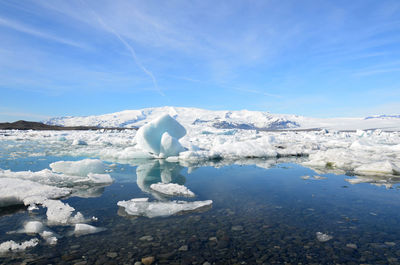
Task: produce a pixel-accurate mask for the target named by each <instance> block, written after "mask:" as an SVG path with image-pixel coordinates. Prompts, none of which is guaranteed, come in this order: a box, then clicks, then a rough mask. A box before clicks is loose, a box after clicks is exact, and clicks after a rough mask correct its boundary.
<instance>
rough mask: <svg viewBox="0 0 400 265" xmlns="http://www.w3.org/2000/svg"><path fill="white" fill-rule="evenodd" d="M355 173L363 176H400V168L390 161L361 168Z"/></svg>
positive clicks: (355, 170)
mask: <svg viewBox="0 0 400 265" xmlns="http://www.w3.org/2000/svg"><path fill="white" fill-rule="evenodd" d="M354 172H355V173H356V174H361V175H400V168H398V167H397V166H396V165H395V164H393V163H392V162H390V161H381V162H375V163H369V164H365V165H362V166H359V167H357V168H356V169H354Z"/></svg>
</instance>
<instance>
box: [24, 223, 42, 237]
mask: <svg viewBox="0 0 400 265" xmlns="http://www.w3.org/2000/svg"><path fill="white" fill-rule="evenodd" d="M43 228H44V226H43V224H42V222H39V221H29V222H27V223H26V224H25V225H24V229H23V232H24V233H27V234H39V233H41V232H42V231H43Z"/></svg>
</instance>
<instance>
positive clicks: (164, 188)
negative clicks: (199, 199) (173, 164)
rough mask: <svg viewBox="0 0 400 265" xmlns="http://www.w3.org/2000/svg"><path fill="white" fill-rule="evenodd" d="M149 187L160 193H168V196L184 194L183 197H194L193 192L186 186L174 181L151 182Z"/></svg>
mask: <svg viewBox="0 0 400 265" xmlns="http://www.w3.org/2000/svg"><path fill="white" fill-rule="evenodd" d="M150 188H151V189H152V190H155V191H157V192H160V193H162V194H166V195H170V196H185V197H194V196H195V195H194V193H193V192H192V191H191V190H189V189H188V188H187V187H185V186H183V185H179V184H175V183H161V182H159V183H155V184H151V185H150Z"/></svg>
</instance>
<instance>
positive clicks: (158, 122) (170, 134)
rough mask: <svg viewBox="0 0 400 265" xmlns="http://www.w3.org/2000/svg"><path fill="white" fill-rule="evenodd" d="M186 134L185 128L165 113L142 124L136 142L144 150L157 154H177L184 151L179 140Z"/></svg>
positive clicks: (165, 155)
mask: <svg viewBox="0 0 400 265" xmlns="http://www.w3.org/2000/svg"><path fill="white" fill-rule="evenodd" d="M185 134H186V130H185V128H184V127H183V126H182V125H181V124H180V123H179V122H177V121H176V120H175V119H174V118H172V117H171V116H169V115H168V114H165V115H162V116H161V117H159V118H157V119H155V120H153V121H151V122H149V123H148V124H146V125H144V126H142V127H141V128H140V129H139V130H138V132H137V134H136V142H137V144H138V145H139V147H141V148H142V149H143V150H146V151H148V152H150V153H152V154H155V155H156V156H160V157H168V156H176V155H178V154H179V152H181V151H183V147H182V146H181V144H180V143H179V141H178V140H179V139H180V138H182V137H183V136H185Z"/></svg>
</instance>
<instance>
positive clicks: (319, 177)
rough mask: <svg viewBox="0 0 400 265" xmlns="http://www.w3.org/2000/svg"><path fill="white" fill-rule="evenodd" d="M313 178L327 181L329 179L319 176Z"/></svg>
mask: <svg viewBox="0 0 400 265" xmlns="http://www.w3.org/2000/svg"><path fill="white" fill-rule="evenodd" d="M313 178H314V179H315V180H321V179H327V177H322V176H317V175H314V176H313Z"/></svg>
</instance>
